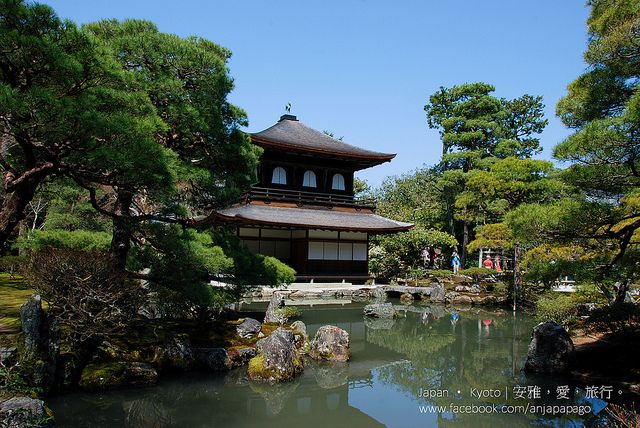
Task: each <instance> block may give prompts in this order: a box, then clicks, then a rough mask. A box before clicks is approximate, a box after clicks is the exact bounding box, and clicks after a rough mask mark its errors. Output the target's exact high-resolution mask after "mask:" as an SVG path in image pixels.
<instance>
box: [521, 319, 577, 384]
mask: <svg viewBox="0 0 640 428" xmlns="http://www.w3.org/2000/svg"><path fill="white" fill-rule="evenodd" d="M573 351H574V346H573V341H572V340H571V337H570V336H569V333H567V331H566V330H565V329H564V328H562V326H560V325H558V324H556V323H555V322H553V321H545V322H542V323H540V324H538V325H537V326H535V327H534V328H533V334H532V337H531V343H530V344H529V352H528V353H527V360H526V361H525V363H524V369H525V371H528V372H534V373H562V372H565V371H567V369H568V368H569V361H570V359H571V356H572V354H573Z"/></svg>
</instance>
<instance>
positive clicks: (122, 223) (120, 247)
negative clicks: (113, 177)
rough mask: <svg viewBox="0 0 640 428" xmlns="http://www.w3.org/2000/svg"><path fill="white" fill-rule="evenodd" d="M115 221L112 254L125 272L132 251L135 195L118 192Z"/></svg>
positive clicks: (118, 265)
mask: <svg viewBox="0 0 640 428" xmlns="http://www.w3.org/2000/svg"><path fill="white" fill-rule="evenodd" d="M117 195H118V196H117V199H116V205H115V210H114V214H115V215H116V217H114V219H113V237H112V238H111V254H112V255H113V257H114V258H115V260H116V266H117V267H118V268H119V269H121V270H123V271H124V270H125V268H126V265H127V256H128V255H129V250H130V249H131V204H132V202H133V193H131V192H128V191H118V193H117Z"/></svg>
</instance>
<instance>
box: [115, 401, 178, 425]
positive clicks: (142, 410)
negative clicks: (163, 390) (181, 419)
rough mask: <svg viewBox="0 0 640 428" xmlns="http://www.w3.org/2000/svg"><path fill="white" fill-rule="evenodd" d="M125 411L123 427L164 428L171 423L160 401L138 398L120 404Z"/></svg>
mask: <svg viewBox="0 0 640 428" xmlns="http://www.w3.org/2000/svg"><path fill="white" fill-rule="evenodd" d="M122 407H123V410H124V412H125V415H126V416H125V422H124V426H125V427H132V428H134V427H149V428H164V427H170V426H172V425H173V419H172V417H171V415H170V414H169V412H168V411H167V408H166V407H165V406H164V405H163V404H162V403H160V402H157V401H154V400H149V399H146V398H144V399H140V400H134V401H131V402H124V403H123V404H122Z"/></svg>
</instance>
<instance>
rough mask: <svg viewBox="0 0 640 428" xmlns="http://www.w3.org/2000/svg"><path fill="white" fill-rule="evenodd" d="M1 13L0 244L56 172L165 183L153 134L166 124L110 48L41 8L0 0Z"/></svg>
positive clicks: (163, 156)
mask: <svg viewBox="0 0 640 428" xmlns="http://www.w3.org/2000/svg"><path fill="white" fill-rule="evenodd" d="M0 11H1V12H0V46H3V50H2V55H0V127H2V129H3V137H2V139H1V140H0V145H1V146H2V147H1V148H2V150H0V153H1V155H0V165H1V166H2V170H3V184H4V186H3V189H4V195H3V200H2V206H1V208H0V245H4V244H5V242H6V240H7V239H8V238H9V236H10V234H11V233H12V231H13V229H14V228H15V226H16V225H17V224H18V223H19V222H20V221H21V220H22V219H23V218H24V217H25V208H26V207H27V204H28V203H29V202H30V201H31V200H32V199H33V196H34V194H35V192H36V191H37V190H38V188H39V186H40V185H41V184H42V183H43V182H45V181H46V180H48V179H50V178H52V177H56V176H61V175H64V176H69V177H73V178H74V179H76V180H78V181H82V182H95V181H102V180H103V179H104V178H105V177H112V176H114V175H117V177H118V184H119V185H125V184H126V185H128V186H129V185H136V186H138V187H140V188H141V189H143V188H144V189H151V188H164V187H167V186H170V185H171V182H172V181H173V180H174V178H173V176H172V174H171V171H170V170H169V169H168V168H167V167H166V166H167V163H168V162H170V159H171V158H172V154H171V152H170V151H169V150H167V149H166V148H164V147H162V146H160V145H157V144H155V141H154V138H153V136H154V135H155V133H157V132H159V131H160V130H161V129H162V128H163V123H162V122H161V120H159V118H158V115H157V113H156V112H155V110H154V107H153V105H152V103H151V102H150V100H149V97H148V96H147V94H145V93H144V92H143V91H141V90H140V88H138V87H137V85H135V84H134V80H133V79H132V77H133V76H132V75H131V73H125V72H124V71H123V70H121V68H120V67H119V65H118V63H117V62H116V61H115V58H114V57H113V55H112V54H111V53H110V51H109V49H108V48H107V47H106V46H104V44H102V43H99V42H98V41H96V40H95V38H94V37H92V36H91V35H89V34H87V33H86V32H83V31H81V30H79V29H78V28H77V27H76V26H75V25H74V24H73V23H71V22H68V21H62V20H60V19H59V18H58V17H57V16H56V15H55V14H54V13H53V11H52V10H51V9H50V8H49V7H47V6H44V5H38V4H27V3H25V2H23V1H16V0H3V1H2V2H0ZM139 171H146V174H145V180H144V182H140V181H139V178H140V177H139V176H138V175H139V174H138V173H137V172H139Z"/></svg>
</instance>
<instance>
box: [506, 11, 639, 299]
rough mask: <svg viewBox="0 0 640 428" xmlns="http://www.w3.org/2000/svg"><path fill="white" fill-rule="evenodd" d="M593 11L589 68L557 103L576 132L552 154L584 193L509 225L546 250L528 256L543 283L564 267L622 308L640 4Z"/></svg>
mask: <svg viewBox="0 0 640 428" xmlns="http://www.w3.org/2000/svg"><path fill="white" fill-rule="evenodd" d="M590 5H591V7H592V9H591V16H590V17H589V20H588V29H589V35H590V39H589V46H588V48H587V52H586V53H585V60H586V61H587V63H588V65H589V68H588V70H587V71H586V72H585V73H584V74H583V75H581V76H579V77H578V78H577V79H576V80H575V81H574V82H572V83H571V84H570V85H569V87H568V90H569V92H568V94H567V95H566V96H565V97H564V98H563V99H561V100H560V102H559V103H558V105H557V113H558V115H559V116H560V118H561V119H562V121H563V122H564V124H565V125H567V126H568V127H570V128H572V129H574V133H573V134H572V135H570V136H569V137H568V138H567V139H566V140H565V141H563V142H561V143H560V144H558V145H557V146H556V147H555V150H554V156H555V157H556V158H557V159H559V160H561V161H564V162H568V163H569V166H568V168H566V169H565V170H563V171H562V174H561V178H562V179H563V180H564V181H565V182H566V183H568V184H569V185H572V186H575V188H576V189H577V190H579V193H578V194H575V195H573V196H572V197H571V198H567V199H564V200H561V201H558V202H556V203H551V204H544V203H542V204H541V203H537V204H532V205H526V206H523V207H521V208H520V209H519V210H516V211H515V212H514V213H512V214H511V215H510V218H509V224H510V225H511V226H512V228H513V230H514V232H515V234H516V235H517V236H518V237H519V239H521V240H523V241H528V242H529V243H530V244H532V245H544V247H543V248H536V249H535V250H533V251H535V253H532V254H530V255H528V258H529V259H530V260H531V262H530V264H531V265H532V266H534V265H535V264H536V263H537V265H536V266H535V270H536V271H537V272H536V275H537V276H538V277H546V278H549V277H551V276H552V275H554V274H555V273H557V272H554V271H557V269H558V268H559V267H560V266H558V265H559V264H560V265H561V269H562V270H563V271H564V272H565V273H571V274H575V275H577V276H580V277H582V278H584V279H586V280H590V281H593V282H594V283H595V284H597V285H598V287H599V288H600V289H601V290H602V292H603V293H604V294H605V295H606V296H607V297H608V299H609V300H610V301H611V302H612V303H621V302H622V301H623V299H624V297H625V293H626V291H627V290H628V287H629V285H630V284H631V282H632V281H634V280H635V279H636V278H637V275H638V267H639V266H638V260H640V247H639V244H640V232H639V230H640V191H639V185H640V175H639V172H638V171H639V168H640V156H639V153H640V91H639V90H638V89H639V88H640V86H639V83H638V81H639V80H638V79H639V78H640V68H639V67H638V63H639V62H640V44H639V43H638V32H639V31H640V24H639V22H640V21H638V14H639V13H640V3H639V2H637V1H627V0H594V1H591V2H590ZM554 253H555V254H556V255H552V254H554ZM558 253H561V254H558ZM534 255H538V257H537V259H538V260H542V261H543V262H542V263H541V262H539V261H538V262H536V261H535V259H536V257H534ZM550 255H552V256H550ZM550 258H552V259H553V260H554V263H553V264H552V263H546V265H547V266H548V269H547V272H544V270H543V269H541V268H543V267H544V260H545V259H547V260H549V259H550ZM555 261H557V262H559V263H556V262H555Z"/></svg>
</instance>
